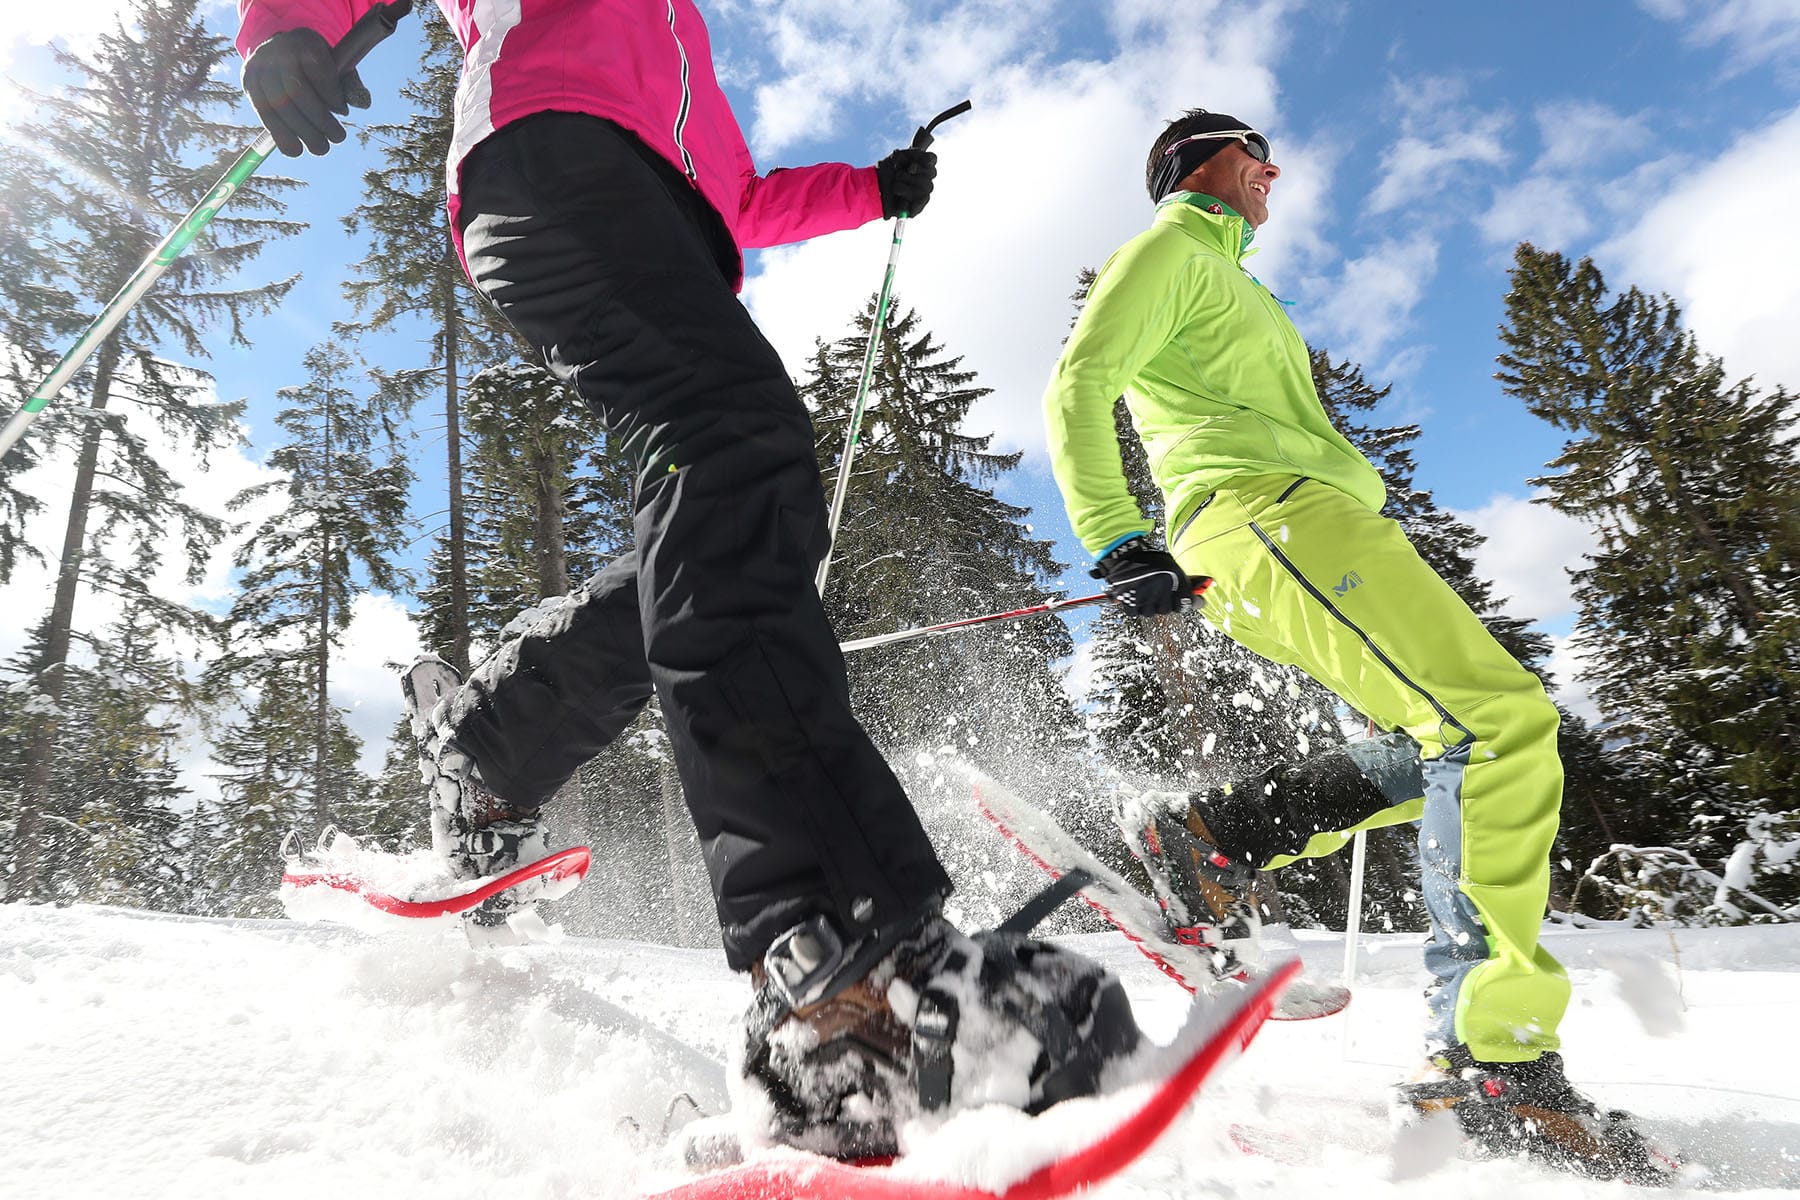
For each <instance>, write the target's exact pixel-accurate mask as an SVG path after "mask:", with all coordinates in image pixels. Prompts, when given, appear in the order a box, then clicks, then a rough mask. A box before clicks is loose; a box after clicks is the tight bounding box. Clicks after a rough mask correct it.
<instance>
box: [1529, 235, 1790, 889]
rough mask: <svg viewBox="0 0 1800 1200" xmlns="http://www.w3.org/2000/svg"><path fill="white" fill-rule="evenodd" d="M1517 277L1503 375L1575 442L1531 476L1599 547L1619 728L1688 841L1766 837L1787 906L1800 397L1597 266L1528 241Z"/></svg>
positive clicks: (1694, 851) (1598, 681)
mask: <svg viewBox="0 0 1800 1200" xmlns="http://www.w3.org/2000/svg"><path fill="white" fill-rule="evenodd" d="M1510 279H1511V289H1510V290H1509V291H1508V293H1507V296H1506V317H1507V320H1506V324H1505V325H1504V326H1503V327H1502V330H1501V339H1502V341H1503V342H1504V344H1505V346H1506V351H1505V353H1503V354H1502V355H1501V356H1500V358H1499V363H1500V367H1501V370H1500V372H1499V374H1498V376H1497V377H1498V378H1499V380H1500V381H1501V383H1502V385H1503V386H1504V387H1505V389H1506V391H1507V392H1508V394H1510V395H1513V396H1516V397H1517V398H1519V399H1520V400H1521V401H1522V402H1523V403H1524V404H1525V405H1526V407H1527V408H1529V409H1530V410H1531V412H1533V413H1534V414H1536V415H1537V416H1539V417H1542V418H1543V419H1544V420H1546V421H1549V422H1550V423H1551V424H1553V425H1554V426H1556V427H1557V428H1558V429H1561V430H1563V431H1565V433H1566V434H1567V440H1566V441H1565V443H1564V445H1563V449H1562V453H1560V454H1559V455H1558V456H1557V457H1556V458H1555V459H1554V460H1552V461H1551V462H1550V463H1549V464H1548V465H1549V467H1550V471H1549V473H1547V474H1545V475H1544V476H1542V477H1541V478H1539V479H1535V480H1533V481H1532V483H1533V484H1534V485H1536V486H1539V487H1542V488H1544V489H1546V491H1547V495H1546V497H1545V503H1548V504H1549V505H1550V506H1551V507H1553V508H1555V509H1557V510H1558V511H1560V512H1563V513H1567V514H1568V515H1570V516H1573V517H1575V518H1577V519H1579V520H1582V521H1584V522H1586V523H1588V524H1589V525H1590V526H1591V527H1592V528H1593V529H1594V531H1595V536H1596V537H1597V539H1598V542H1599V546H1598V549H1597V550H1596V551H1595V552H1594V553H1593V554H1592V555H1590V556H1589V557H1588V561H1587V564H1586V565H1585V566H1584V567H1583V568H1582V569H1580V570H1579V571H1576V572H1575V573H1574V578H1575V583H1576V599H1577V602H1578V604H1579V608H1580V620H1579V624H1578V627H1577V640H1578V646H1579V648H1580V649H1581V651H1582V655H1583V662H1584V664H1585V665H1584V678H1586V679H1587V680H1588V682H1589V684H1590V686H1591V690H1592V692H1593V695H1594V699H1595V702H1596V704H1597V705H1598V706H1599V708H1600V712H1601V715H1602V717H1603V718H1604V721H1605V724H1604V733H1605V735H1606V737H1607V738H1608V739H1609V740H1610V741H1611V742H1613V743H1614V746H1615V749H1614V751H1613V752H1614V753H1615V754H1617V755H1620V756H1622V757H1624V758H1625V759H1626V760H1627V761H1628V762H1629V763H1630V764H1631V765H1632V768H1633V770H1634V773H1635V774H1637V775H1638V776H1639V777H1641V778H1643V779H1645V780H1648V781H1650V783H1651V785H1652V786H1651V788H1650V789H1649V790H1648V791H1647V792H1646V796H1645V802H1646V803H1648V804H1652V805H1658V806H1661V807H1663V809H1664V810H1665V811H1669V812H1670V813H1671V815H1672V816H1673V817H1674V821H1673V823H1672V826H1671V828H1669V829H1668V832H1667V837H1668V839H1669V841H1670V842H1671V844H1672V847H1673V848H1675V849H1679V850H1681V851H1684V852H1687V853H1689V854H1691V855H1693V856H1694V857H1695V858H1696V859H1698V860H1700V861H1702V862H1710V863H1714V864H1720V865H1722V864H1723V863H1724V862H1725V861H1726V860H1727V859H1730V858H1732V857H1733V856H1734V855H1736V854H1737V852H1738V849H1739V847H1740V846H1743V845H1745V844H1746V843H1749V844H1752V845H1756V844H1759V839H1760V841H1761V843H1764V844H1767V845H1768V846H1769V847H1770V849H1772V850H1775V851H1776V853H1775V854H1773V855H1770V856H1767V858H1766V861H1765V864H1764V865H1765V866H1766V868H1767V870H1768V874H1769V875H1770V880H1769V881H1768V883H1767V887H1768V888H1769V889H1770V891H1771V892H1772V894H1774V895H1776V896H1777V897H1779V898H1781V899H1784V900H1786V901H1788V902H1791V901H1792V900H1793V899H1795V898H1796V897H1800V873H1795V871H1794V864H1793V855H1792V852H1791V850H1783V849H1780V848H1781V847H1785V846H1787V845H1788V843H1786V842H1785V841H1783V840H1782V835H1781V834H1779V833H1778V832H1775V831H1778V830H1781V829H1787V830H1790V831H1792V830H1793V827H1794V823H1795V822H1796V820H1797V819H1800V818H1797V816H1796V814H1797V813H1800V602H1797V601H1796V599H1795V597H1796V595H1800V520H1796V517H1795V514H1796V513H1800V471H1796V470H1795V469H1794V462H1795V455H1796V452H1797V449H1800V443H1797V440H1796V432H1797V428H1800V400H1797V398H1796V395H1795V394H1794V393H1792V392H1789V391H1787V390H1785V389H1783V388H1781V387H1774V388H1763V387H1758V386H1756V385H1754V384H1753V383H1752V382H1751V381H1750V380H1748V379H1738V380H1734V379H1732V378H1731V377H1730V376H1729V375H1728V374H1727V373H1726V369H1725V365H1724V364H1723V363H1722V362H1721V361H1720V360H1719V359H1717V358H1715V357H1713V356H1710V355H1707V354H1705V353H1703V352H1702V351H1701V349H1700V347H1699V345H1698V344H1697V342H1696V340H1695V338H1694V336H1693V335H1692V334H1691V333H1689V332H1687V331H1686V330H1685V329H1684V328H1683V326H1682V322H1681V311H1680V309H1679V307H1678V306H1677V305H1676V304H1675V302H1674V301H1673V300H1671V299H1670V298H1669V297H1667V296H1651V295H1648V294H1646V293H1644V292H1642V291H1640V290H1638V289H1637V288H1635V287H1630V288H1627V289H1625V290H1624V291H1622V292H1619V293H1616V294H1609V293H1608V291H1607V287H1606V282H1605V280H1604V278H1603V277H1602V275H1601V273H1600V270H1599V269H1598V268H1597V267H1596V266H1595V265H1594V263H1593V261H1592V260H1591V259H1582V260H1581V261H1579V262H1577V263H1570V262H1569V261H1568V260H1567V259H1566V258H1564V257H1563V256H1562V255H1560V254H1556V253H1553V252H1548V251H1544V250H1540V249H1538V248H1537V247H1535V246H1532V245H1530V244H1529V243H1525V244H1522V245H1520V246H1519V247H1518V249H1517V251H1516V253H1515V255H1514V265H1513V268H1512V271H1511V276H1510ZM1771 839H1773V840H1771ZM1751 857H1752V858H1755V857H1756V856H1755V853H1754V851H1753V852H1752V854H1751Z"/></svg>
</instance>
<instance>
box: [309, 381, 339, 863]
mask: <svg viewBox="0 0 1800 1200" xmlns="http://www.w3.org/2000/svg"><path fill="white" fill-rule="evenodd" d="M334 395H335V393H334V392H333V390H332V387H331V382H330V380H329V379H328V380H327V383H326V388H325V445H324V453H323V455H322V457H321V462H320V468H319V482H320V486H321V487H323V489H324V492H325V494H326V495H327V496H329V495H331V494H332V493H333V489H332V486H331V419H332V400H333V398H334ZM316 608H317V611H316V613H315V618H314V619H315V622H316V626H317V627H316V630H315V636H316V637H317V638H318V647H317V649H316V650H315V651H314V659H315V664H314V670H315V671H316V672H317V678H316V679H315V680H314V681H313V683H314V689H315V690H314V693H313V825H314V828H315V829H324V828H325V826H326V825H327V824H329V823H330V821H331V796H330V785H329V782H328V776H329V775H330V771H331V523H330V522H329V521H325V522H323V529H322V531H321V542H320V546H319V597H318V603H317V606H316Z"/></svg>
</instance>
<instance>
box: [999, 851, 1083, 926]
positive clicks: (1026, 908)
mask: <svg viewBox="0 0 1800 1200" xmlns="http://www.w3.org/2000/svg"><path fill="white" fill-rule="evenodd" d="M1092 882H1094V877H1093V876H1092V875H1090V874H1088V873H1087V872H1086V871H1084V870H1082V869H1081V868H1080V867H1075V868H1073V869H1071V870H1070V871H1069V872H1068V873H1067V874H1066V875H1064V876H1062V877H1061V878H1060V879H1057V880H1056V881H1055V882H1053V883H1051V884H1050V886H1049V887H1046V888H1045V889H1044V890H1043V891H1041V892H1039V893H1038V894H1037V895H1035V896H1033V897H1032V898H1031V899H1029V900H1027V901H1026V902H1025V903H1024V904H1022V905H1020V906H1019V911H1018V912H1016V913H1014V914H1013V915H1012V916H1010V917H1008V918H1006V920H1004V921H1002V922H1000V924H998V925H996V926H994V932H996V933H1017V934H1027V933H1030V932H1031V931H1032V930H1033V929H1036V928H1037V927H1038V924H1039V923H1040V922H1041V921H1043V920H1044V919H1045V918H1046V917H1048V916H1049V915H1050V914H1051V913H1053V912H1055V911H1056V910H1057V909H1059V908H1061V907H1062V905H1063V902H1064V901H1065V900H1068V899H1069V898H1071V897H1072V896H1074V895H1075V893H1076V892H1079V891H1080V890H1081V889H1082V888H1084V887H1086V886H1087V885H1088V884H1090V883H1092Z"/></svg>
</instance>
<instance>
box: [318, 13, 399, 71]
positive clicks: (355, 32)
mask: <svg viewBox="0 0 1800 1200" xmlns="http://www.w3.org/2000/svg"><path fill="white" fill-rule="evenodd" d="M412 8H413V0H394V2H393V3H392V4H377V5H376V6H375V7H374V8H371V9H370V10H369V11H368V12H366V13H364V14H363V15H362V17H361V18H360V19H359V20H358V21H357V22H356V24H354V25H352V26H351V27H350V32H349V33H346V34H345V35H344V37H343V40H342V41H340V42H338V44H337V45H335V46H333V47H332V48H331V61H332V62H334V63H336V64H337V69H338V71H339V72H340V73H341V72H344V71H348V70H349V69H350V68H351V67H354V66H355V65H356V64H357V63H359V62H361V61H362V60H363V58H364V56H365V55H367V54H368V53H369V51H371V50H373V49H374V48H375V47H377V46H379V45H380V44H381V43H383V42H385V41H387V40H388V38H390V37H392V36H393V33H394V30H396V29H398V28H399V27H400V18H401V17H404V16H405V15H406V14H407V13H409V12H411V11H412Z"/></svg>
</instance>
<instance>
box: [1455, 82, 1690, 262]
mask: <svg viewBox="0 0 1800 1200" xmlns="http://www.w3.org/2000/svg"><path fill="white" fill-rule="evenodd" d="M1535 116H1536V120H1537V125H1538V134H1539V140H1540V142H1541V144H1542V150H1541V152H1540V153H1539V155H1538V158H1537V160H1536V161H1535V162H1534V163H1533V164H1532V165H1531V169H1530V171H1529V172H1528V173H1527V174H1526V176H1525V177H1524V178H1523V179H1520V180H1516V181H1512V180H1509V181H1507V182H1505V183H1504V184H1502V185H1501V186H1499V187H1498V188H1496V189H1495V192H1494V199H1493V203H1492V204H1491V205H1490V206H1489V208H1488V210H1487V211H1486V212H1485V213H1482V214H1481V215H1480V216H1478V217H1476V218H1475V227H1476V229H1477V230H1478V231H1479V232H1480V234H1481V236H1482V237H1483V238H1484V239H1486V240H1487V241H1488V242H1490V243H1493V244H1495V245H1498V246H1502V247H1505V248H1506V249H1507V250H1509V251H1510V250H1511V248H1512V247H1513V246H1515V245H1517V244H1518V243H1519V242H1523V241H1529V242H1531V243H1532V244H1533V245H1537V246H1542V247H1545V248H1547V249H1563V248H1565V247H1569V246H1573V245H1576V244H1578V243H1580V242H1581V241H1582V240H1583V239H1585V238H1587V237H1588V236H1590V235H1591V234H1593V233H1594V231H1595V229H1596V228H1597V227H1598V226H1599V225H1600V224H1601V223H1602V222H1604V223H1605V224H1606V226H1607V227H1608V228H1611V227H1613V226H1614V225H1615V224H1616V222H1617V221H1618V219H1619V218H1620V217H1621V216H1623V215H1627V214H1631V215H1635V214H1636V213H1637V212H1638V211H1640V210H1641V207H1642V205H1643V198H1644V196H1645V195H1646V194H1655V192H1656V191H1657V190H1658V188H1659V187H1660V186H1661V185H1662V184H1663V182H1664V181H1665V180H1666V178H1667V176H1668V175H1669V174H1670V173H1671V171H1672V170H1673V169H1674V168H1675V160H1674V159H1673V158H1671V157H1663V158H1656V159H1652V160H1650V161H1648V162H1642V163H1639V164H1638V165H1637V166H1635V167H1633V168H1632V169H1631V170H1630V171H1628V172H1627V173H1625V174H1624V175H1622V176H1621V175H1609V174H1608V173H1607V170H1606V168H1607V167H1608V165H1609V164H1611V163H1615V162H1617V161H1618V160H1619V159H1620V157H1622V156H1631V155H1635V154H1637V153H1639V152H1641V151H1642V150H1643V149H1644V147H1645V146H1646V145H1648V144H1649V142H1650V140H1651V139H1650V130H1649V124H1648V118H1647V116H1645V115H1644V114H1634V115H1630V116H1626V115H1622V114H1620V113H1617V112H1614V111H1613V110H1612V109H1610V108H1607V107H1606V106H1604V105H1601V104H1594V103H1590V102H1586V101H1558V102H1555V103H1550V104H1542V105H1539V106H1538V108H1537V111H1536V113H1535Z"/></svg>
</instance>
